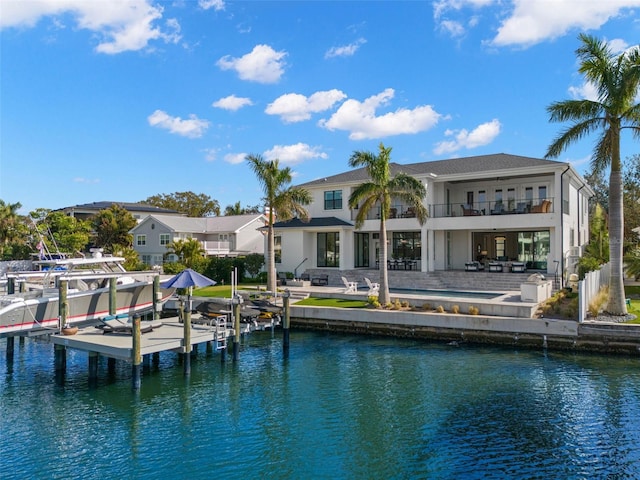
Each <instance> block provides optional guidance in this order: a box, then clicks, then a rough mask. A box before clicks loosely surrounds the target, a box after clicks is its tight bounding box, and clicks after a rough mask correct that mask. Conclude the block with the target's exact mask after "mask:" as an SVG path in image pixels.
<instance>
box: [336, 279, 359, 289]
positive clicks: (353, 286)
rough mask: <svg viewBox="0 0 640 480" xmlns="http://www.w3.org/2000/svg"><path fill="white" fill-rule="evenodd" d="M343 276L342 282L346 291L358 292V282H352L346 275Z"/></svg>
mask: <svg viewBox="0 0 640 480" xmlns="http://www.w3.org/2000/svg"><path fill="white" fill-rule="evenodd" d="M340 278H342V283H344V286H345V290H344V293H357V292H358V282H350V281H349V280H347V279H346V278H345V277H340Z"/></svg>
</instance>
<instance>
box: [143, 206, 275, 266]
mask: <svg viewBox="0 0 640 480" xmlns="http://www.w3.org/2000/svg"><path fill="white" fill-rule="evenodd" d="M266 221H267V219H266V217H265V216H264V215H263V214H251V215H230V216H225V217H200V218H192V217H177V216H173V215H149V216H148V217H146V218H145V219H143V220H142V221H141V222H140V223H139V224H138V225H137V226H136V227H134V228H133V229H132V230H131V233H132V234H133V248H134V249H135V250H136V251H137V252H138V254H139V255H140V259H141V260H142V261H143V262H144V263H146V264H148V265H152V266H153V265H162V264H163V259H164V257H165V255H166V254H167V253H168V252H169V250H168V248H167V247H168V246H169V244H170V243H171V242H173V241H175V240H184V239H188V238H194V239H196V240H198V241H199V242H200V243H201V244H202V248H203V249H204V251H205V254H206V255H207V256H219V257H226V256H233V257H235V256H238V255H247V254H250V253H259V254H264V236H263V234H262V233H261V231H260V228H261V227H264V225H265V222H266ZM176 260H178V259H177V258H168V259H166V261H176Z"/></svg>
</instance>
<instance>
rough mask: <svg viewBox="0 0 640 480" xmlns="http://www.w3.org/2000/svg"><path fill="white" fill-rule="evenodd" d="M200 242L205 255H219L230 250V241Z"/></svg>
mask: <svg viewBox="0 0 640 480" xmlns="http://www.w3.org/2000/svg"><path fill="white" fill-rule="evenodd" d="M201 243H202V248H204V251H205V252H206V253H207V255H219V254H224V253H229V252H230V251H231V242H229V241H224V242H220V241H210V240H207V241H203V242H201Z"/></svg>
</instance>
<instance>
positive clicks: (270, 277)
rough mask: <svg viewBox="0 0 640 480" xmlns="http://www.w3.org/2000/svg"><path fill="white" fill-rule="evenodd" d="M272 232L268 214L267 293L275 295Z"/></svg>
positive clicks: (274, 262)
mask: <svg viewBox="0 0 640 480" xmlns="http://www.w3.org/2000/svg"><path fill="white" fill-rule="evenodd" d="M274 254H275V242H274V231H273V217H272V216H271V214H269V228H268V229H267V291H269V292H271V293H272V294H275V293H276V288H277V285H276V258H275V255H274Z"/></svg>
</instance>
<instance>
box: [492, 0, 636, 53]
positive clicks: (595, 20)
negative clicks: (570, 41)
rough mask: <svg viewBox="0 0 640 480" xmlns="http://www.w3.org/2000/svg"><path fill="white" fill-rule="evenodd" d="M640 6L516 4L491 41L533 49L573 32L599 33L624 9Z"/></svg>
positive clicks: (524, 0) (519, 0) (629, 2)
mask: <svg viewBox="0 0 640 480" xmlns="http://www.w3.org/2000/svg"><path fill="white" fill-rule="evenodd" d="M633 6H640V0H607V1H606V2H605V1H583V2H580V3H579V4H577V3H576V1H575V0H555V1H554V2H553V4H552V5H550V3H549V2H548V1H541V0H537V1H533V0H513V12H511V15H510V16H509V17H508V18H507V19H506V20H505V21H504V22H502V25H501V26H500V28H499V29H498V34H497V35H496V36H495V38H494V39H493V40H492V41H491V44H493V45H495V46H505V45H522V46H530V45H534V44H536V43H540V42H542V41H545V40H551V39H554V38H558V37H561V36H563V35H565V34H566V33H568V32H569V31H570V30H572V29H580V30H596V29H598V28H600V27H601V26H602V25H603V24H605V23H607V22H608V21H609V20H610V19H611V18H613V17H616V16H618V15H620V14H621V13H622V10H623V9H625V8H630V7H633Z"/></svg>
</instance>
